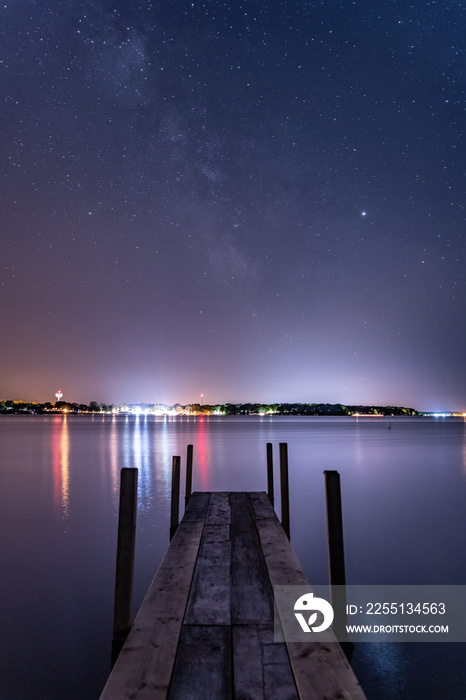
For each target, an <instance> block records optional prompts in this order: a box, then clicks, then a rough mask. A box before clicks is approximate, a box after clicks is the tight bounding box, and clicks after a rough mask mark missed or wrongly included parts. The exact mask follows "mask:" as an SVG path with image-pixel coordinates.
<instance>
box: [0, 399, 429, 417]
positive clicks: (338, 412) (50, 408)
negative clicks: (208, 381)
mask: <svg viewBox="0 0 466 700" xmlns="http://www.w3.org/2000/svg"><path fill="white" fill-rule="evenodd" d="M138 405H139V406H140V407H141V408H142V409H149V410H150V408H151V406H153V405H151V404H138ZM175 407H176V408H177V409H178V410H180V411H181V412H183V413H194V414H212V413H213V414H218V415H225V416H249V415H257V414H266V415H280V416H351V415H353V414H355V413H360V414H366V415H381V416H417V415H419V413H418V411H416V410H415V409H414V408H405V407H402V406H359V405H358V406H345V405H343V404H341V403H272V404H265V403H225V404H215V405H202V406H201V405H200V404H198V403H194V404H189V405H187V406H181V405H180V404H175V406H174V407H173V406H172V407H171V408H172V409H173V408H175ZM116 408H117V409H118V408H119V407H116ZM167 408H168V407H167ZM114 409H115V406H114V405H113V404H103V403H100V404H99V403H97V401H91V402H90V403H89V405H87V404H78V403H70V402H68V401H56V402H55V403H51V402H46V403H34V402H27V401H0V413H9V414H11V413H16V414H21V413H23V414H24V413H33V414H43V413H64V412H66V413H102V412H103V413H108V412H111V411H112V410H114Z"/></svg>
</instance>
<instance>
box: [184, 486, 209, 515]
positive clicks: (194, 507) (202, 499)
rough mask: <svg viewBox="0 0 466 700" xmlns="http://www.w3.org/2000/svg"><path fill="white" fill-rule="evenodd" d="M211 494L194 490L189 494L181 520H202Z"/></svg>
mask: <svg viewBox="0 0 466 700" xmlns="http://www.w3.org/2000/svg"><path fill="white" fill-rule="evenodd" d="M210 496H211V494H210V493H209V492H208V491H206V492H205V493H202V492H200V491H195V492H194V493H192V494H191V498H190V499H189V503H188V505H187V508H186V510H185V512H184V515H183V520H184V522H186V523H197V522H204V520H205V518H206V514H207V508H208V506H209V502H210Z"/></svg>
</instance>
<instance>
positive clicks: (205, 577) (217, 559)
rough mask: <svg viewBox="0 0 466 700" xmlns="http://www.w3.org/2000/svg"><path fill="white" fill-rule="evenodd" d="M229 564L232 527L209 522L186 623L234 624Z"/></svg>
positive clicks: (195, 570)
mask: <svg viewBox="0 0 466 700" xmlns="http://www.w3.org/2000/svg"><path fill="white" fill-rule="evenodd" d="M230 563H231V542H230V526H229V525H228V524H224V525H207V524H206V525H205V526H204V533H203V537H202V541H201V546H200V548H199V554H198V557H197V562H196V567H195V569H194V575H193V581H192V585H191V590H190V592H189V598H188V604H187V607H186V615H185V618H184V623H183V624H185V625H230V624H231V578H230Z"/></svg>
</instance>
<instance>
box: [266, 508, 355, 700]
mask: <svg viewBox="0 0 466 700" xmlns="http://www.w3.org/2000/svg"><path fill="white" fill-rule="evenodd" d="M257 529H258V532H259V537H260V541H261V546H262V551H263V553H264V557H265V562H266V565H267V569H268V574H269V577H270V582H271V584H272V586H280V585H299V586H300V585H309V583H308V581H307V579H306V576H305V575H304V573H303V571H302V569H301V566H300V564H299V562H298V559H297V558H296V555H295V553H294V552H293V550H292V549H291V547H290V544H289V542H288V539H287V537H286V535H285V532H284V531H283V528H282V527H281V526H280V524H279V523H275V522H273V521H271V520H269V521H259V522H257ZM332 638H333V637H332ZM309 639H310V641H309V642H306V643H301V642H290V643H287V645H286V646H287V649H288V655H289V658H290V662H291V667H292V670H293V674H294V678H295V682H296V686H297V688H298V693H299V697H300V698H302V700H322V699H323V698H325V700H333V699H335V700H336V699H337V698H341V699H342V700H365V695H364V692H363V690H362V688H361V686H360V685H359V683H358V681H357V679H356V676H355V675H354V673H353V670H352V669H351V666H350V665H349V663H348V661H347V660H346V657H345V655H344V653H343V651H342V649H341V647H340V645H339V644H338V642H337V641H336V638H334V640H335V641H332V642H329V643H324V642H320V641H317V637H316V635H314V634H312V633H310V635H309Z"/></svg>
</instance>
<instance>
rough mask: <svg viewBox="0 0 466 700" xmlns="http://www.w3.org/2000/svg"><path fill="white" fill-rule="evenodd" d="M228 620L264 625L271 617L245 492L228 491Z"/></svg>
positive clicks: (269, 597)
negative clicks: (229, 585) (229, 538)
mask: <svg viewBox="0 0 466 700" xmlns="http://www.w3.org/2000/svg"><path fill="white" fill-rule="evenodd" d="M230 507H231V513H230V517H231V605H232V610H231V620H232V623H233V624H237V625H238V624H243V625H244V624H254V623H255V624H267V623H269V622H272V620H273V592H272V588H271V586H270V582H269V579H268V575H267V569H266V566H265V562H264V559H263V557H262V553H261V546H260V541H259V536H258V533H257V530H256V526H255V522H254V516H253V511H252V508H251V504H250V501H249V498H248V495H247V494H246V493H231V494H230Z"/></svg>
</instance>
